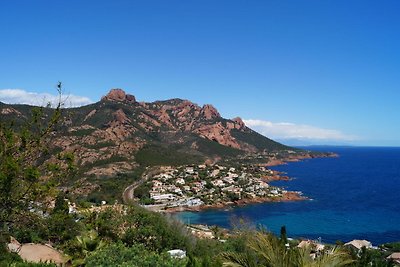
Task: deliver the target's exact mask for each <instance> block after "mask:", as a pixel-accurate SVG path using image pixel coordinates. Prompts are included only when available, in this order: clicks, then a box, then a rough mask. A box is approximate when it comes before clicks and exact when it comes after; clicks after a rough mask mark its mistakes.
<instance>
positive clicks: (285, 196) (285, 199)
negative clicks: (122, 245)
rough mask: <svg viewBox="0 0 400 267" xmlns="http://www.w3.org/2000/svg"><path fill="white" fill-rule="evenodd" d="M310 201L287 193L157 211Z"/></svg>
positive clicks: (172, 211)
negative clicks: (272, 196)
mask: <svg viewBox="0 0 400 267" xmlns="http://www.w3.org/2000/svg"><path fill="white" fill-rule="evenodd" d="M304 200H310V199H309V198H308V197H305V196H303V195H302V194H301V193H300V192H295V191H287V192H285V193H284V194H283V195H282V196H281V197H274V198H271V197H258V198H246V199H240V200H237V201H234V202H225V203H216V204H212V205H202V206H195V207H183V206H181V207H173V208H166V209H159V210H157V211H159V212H163V213H175V212H182V211H191V212H200V211H204V210H208V209H225V208H230V207H233V206H245V205H248V204H258V203H268V202H291V201H304Z"/></svg>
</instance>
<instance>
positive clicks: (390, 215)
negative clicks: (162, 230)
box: [175, 147, 400, 245]
mask: <svg viewBox="0 0 400 267" xmlns="http://www.w3.org/2000/svg"><path fill="white" fill-rule="evenodd" d="M312 149H313V150H320V151H331V152H335V153H338V154H339V158H320V159H310V160H305V161H301V162H293V163H289V164H287V165H281V166H276V167H273V168H272V169H274V170H278V171H282V172H286V173H287V175H288V176H289V177H291V178H293V180H291V181H279V182H274V183H273V184H274V185H278V186H283V187H285V188H287V189H288V190H294V191H297V190H300V191H302V192H303V193H304V195H306V196H308V197H309V198H311V199H312V200H308V201H300V202H281V203H260V204H250V205H247V206H241V207H233V208H229V209H212V210H205V211H201V212H180V213H177V214H176V215H175V216H176V217H177V218H179V219H180V220H182V221H183V222H185V223H188V222H189V223H202V224H208V225H214V224H215V225H219V226H222V227H227V228H230V227H231V221H232V220H234V218H240V217H243V218H246V219H247V220H248V221H250V222H252V223H253V224H255V225H262V226H263V227H265V228H267V229H268V230H270V231H272V232H275V233H279V230H280V227H281V226H282V225H285V226H286V228H287V231H288V235H289V236H291V237H304V238H313V239H314V238H315V239H316V238H319V237H321V238H322V241H324V242H329V243H333V242H335V241H336V240H341V241H349V240H352V239H356V238H357V239H367V240H370V241H372V242H373V244H375V245H377V244H381V243H385V242H394V241H400V148H389V147H313V148H312Z"/></svg>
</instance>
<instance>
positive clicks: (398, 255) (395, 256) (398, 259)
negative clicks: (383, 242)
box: [386, 252, 400, 264]
mask: <svg viewBox="0 0 400 267" xmlns="http://www.w3.org/2000/svg"><path fill="white" fill-rule="evenodd" d="M386 259H388V260H392V261H393V262H395V263H397V264H400V252H395V253H392V254H390V255H389V256H388V257H387V258H386Z"/></svg>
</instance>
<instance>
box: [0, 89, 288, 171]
mask: <svg viewBox="0 0 400 267" xmlns="http://www.w3.org/2000/svg"><path fill="white" fill-rule="evenodd" d="M29 113H30V107H29V106H24V105H6V104H2V103H0V118H1V119H13V120H15V119H17V120H23V119H24V118H28V117H29ZM65 114H66V117H65V120H64V125H63V127H62V131H63V133H62V134H60V135H58V137H57V138H56V140H55V142H54V145H55V146H56V147H60V148H61V149H64V150H71V151H74V153H75V155H76V157H77V163H78V165H79V166H80V167H81V170H82V172H81V175H82V177H88V176H93V175H94V176H97V177H99V176H113V175H116V174H118V173H124V172H131V171H133V170H134V169H135V168H137V167H138V166H140V165H142V166H146V165H158V164H183V163H190V162H205V161H207V160H212V161H215V160H218V159H224V158H233V157H243V156H245V155H251V154H256V153H269V152H274V151H282V150H287V149H288V147H286V146H283V145H281V144H279V143H277V142H274V141H272V140H270V139H268V138H266V137H264V136H262V135H260V134H258V133H256V132H255V131H253V130H251V129H250V128H248V127H246V125H245V124H244V123H243V121H242V120H241V119H240V118H234V119H231V120H230V119H224V118H222V117H221V115H220V114H219V112H218V111H217V109H216V108H215V107H213V106H212V105H204V106H202V107H200V106H199V105H197V104H195V103H192V102H190V101H188V100H182V99H170V100H165V101H155V102H151V103H147V102H137V101H136V98H135V97H134V96H133V95H130V94H127V93H125V91H124V90H122V89H112V90H111V91H110V92H109V93H108V94H107V95H105V96H104V97H102V99H101V101H99V102H97V103H94V104H91V105H87V106H83V107H79V108H71V109H67V111H66V112H65Z"/></svg>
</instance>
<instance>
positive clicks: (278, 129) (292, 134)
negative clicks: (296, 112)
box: [243, 119, 358, 141]
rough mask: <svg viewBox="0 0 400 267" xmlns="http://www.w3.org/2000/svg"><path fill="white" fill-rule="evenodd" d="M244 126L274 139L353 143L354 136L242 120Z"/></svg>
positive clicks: (303, 126) (296, 125) (284, 123)
mask: <svg viewBox="0 0 400 267" xmlns="http://www.w3.org/2000/svg"><path fill="white" fill-rule="evenodd" d="M243 121H244V123H245V124H246V126H248V127H250V128H252V129H254V130H256V131H257V132H259V133H261V134H263V135H265V136H268V137H270V138H274V139H299V140H320V141H354V140H357V139H358V138H357V137H356V136H352V135H347V134H344V133H342V132H340V131H338V130H331V129H323V128H318V127H315V126H310V125H303V124H294V123H288V122H270V121H264V120H251V119H250V120H243Z"/></svg>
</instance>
